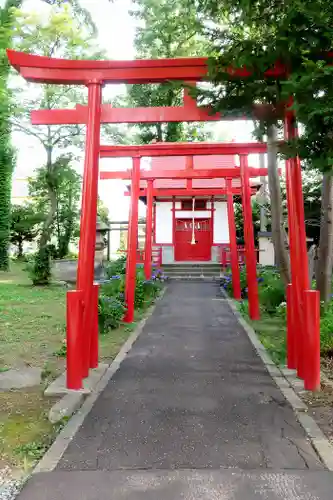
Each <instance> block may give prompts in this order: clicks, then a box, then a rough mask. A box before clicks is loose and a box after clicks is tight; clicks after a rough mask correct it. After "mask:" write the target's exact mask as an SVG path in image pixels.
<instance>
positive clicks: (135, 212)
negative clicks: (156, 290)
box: [124, 157, 140, 323]
mask: <svg viewBox="0 0 333 500" xmlns="http://www.w3.org/2000/svg"><path fill="white" fill-rule="evenodd" d="M139 194H140V158H139V157H137V158H133V168H132V183H131V206H130V218H129V226H128V242H127V264H126V284H125V301H126V306H127V312H126V314H125V318H124V321H125V322H126V323H132V322H133V321H134V301H135V285H136V254H137V252H136V245H137V239H138V222H139Z"/></svg>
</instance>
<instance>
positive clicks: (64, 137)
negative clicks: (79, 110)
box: [12, 3, 103, 282]
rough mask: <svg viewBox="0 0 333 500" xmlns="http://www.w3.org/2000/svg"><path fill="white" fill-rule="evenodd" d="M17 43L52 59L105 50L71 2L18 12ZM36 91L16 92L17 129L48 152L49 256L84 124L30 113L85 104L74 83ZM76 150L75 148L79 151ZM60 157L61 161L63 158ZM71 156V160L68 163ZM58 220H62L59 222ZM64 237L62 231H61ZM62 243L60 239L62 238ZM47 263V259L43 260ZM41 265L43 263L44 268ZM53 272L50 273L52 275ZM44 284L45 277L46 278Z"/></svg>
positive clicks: (42, 244) (43, 243)
mask: <svg viewBox="0 0 333 500" xmlns="http://www.w3.org/2000/svg"><path fill="white" fill-rule="evenodd" d="M14 37H15V44H16V45H15V46H16V48H18V49H20V50H29V51H33V52H34V53H35V54H39V55H43V56H48V57H64V58H72V59H80V58H88V59H89V58H100V57H101V56H102V55H103V54H102V52H101V51H100V50H98V47H97V46H96V43H95V39H94V38H93V37H92V36H91V34H90V33H89V31H88V30H85V29H83V28H81V27H80V26H79V24H78V22H77V21H76V20H75V18H74V17H73V12H72V9H71V7H70V6H69V5H68V4H62V5H60V4H59V5H58V3H57V5H56V7H54V8H52V9H51V10H50V14H49V17H48V18H47V19H45V17H43V16H41V15H40V14H39V13H34V12H32V13H31V12H24V11H18V10H17V11H16V14H15V25H14ZM33 90H34V92H35V91H36V95H34V94H32V91H31V88H30V87H29V85H27V84H25V85H24V87H23V88H22V87H21V88H20V91H19V92H16V94H17V95H18V96H20V100H19V99H17V100H18V102H17V107H16V113H15V114H14V116H13V118H12V124H13V129H14V130H17V131H20V132H22V133H24V134H27V135H28V136H31V137H34V138H35V139H37V140H38V141H39V142H40V144H41V145H42V146H43V148H44V151H45V157H46V162H45V170H44V174H45V175H44V180H45V186H46V188H47V195H48V203H47V205H46V206H47V207H48V213H47V215H46V216H45V219H44V223H43V227H42V230H41V233H40V238H39V242H38V248H39V252H42V253H43V255H46V252H45V251H44V249H45V248H46V247H47V245H48V243H49V241H50V238H51V234H52V231H53V228H54V223H55V219H56V215H57V213H58V214H59V211H58V206H57V204H58V202H59V194H58V193H57V191H56V188H57V185H58V184H59V167H60V166H61V167H63V166H64V165H63V160H64V159H65V158H66V161H65V165H66V162H67V164H68V161H69V159H70V158H73V157H74V152H75V150H78V151H79V149H78V148H80V147H81V146H82V144H83V134H82V132H83V127H80V126H56V127H52V126H38V127H34V126H31V124H30V111H31V110H32V109H35V108H36V105H37V107H40V108H44V109H52V108H54V107H63V108H68V107H70V105H71V104H72V105H73V103H74V104H76V103H84V102H85V99H86V94H85V93H84V89H82V88H79V87H72V86H67V87H63V86H59V85H41V86H39V87H37V86H34V87H33ZM75 148H76V149H75ZM58 160H59V161H58ZM67 160H68V161H67ZM58 222H59V221H58ZM71 231H72V229H71V228H70V227H68V228H67V230H66V231H65V233H64V234H63V238H64V239H63V244H62V247H63V250H61V248H60V247H58V250H59V251H60V254H61V255H62V254H63V252H64V251H66V249H67V247H68V243H67V241H68V236H67V232H69V233H71ZM59 236H60V235H59ZM58 244H59V245H60V240H59V241H58ZM42 262H44V263H46V262H47V260H46V258H45V259H44V258H43V259H42ZM39 269H40V266H39ZM48 274H49V273H48ZM42 281H43V282H44V281H45V279H44V277H43V278H42Z"/></svg>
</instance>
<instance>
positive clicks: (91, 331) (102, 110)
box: [7, 50, 320, 390]
mask: <svg viewBox="0 0 333 500" xmlns="http://www.w3.org/2000/svg"><path fill="white" fill-rule="evenodd" d="M7 53H8V58H9V61H10V63H11V64H12V66H14V67H15V68H16V69H17V71H18V72H19V73H20V74H21V75H22V76H23V77H24V78H25V79H26V80H28V81H30V82H38V83H49V84H64V85H67V84H73V85H86V86H87V87H88V106H87V107H80V106H77V107H76V108H75V109H74V110H39V111H35V112H33V115H32V118H33V123H34V124H42V123H44V124H52V123H53V124H55V123H56V124H66V123H83V124H86V125H87V132H86V148H85V162H84V178H83V192H82V212H81V237H80V245H79V264H78V276H77V287H78V290H77V291H72V292H68V307H67V320H68V351H69V352H68V358H67V363H68V371H67V376H68V379H67V380H68V385H69V386H71V388H73V389H78V388H80V387H81V386H82V377H85V376H87V375H88V371H89V368H94V367H96V366H97V363H98V346H97V328H98V325H97V292H98V290H97V287H96V286H94V285H93V277H94V262H93V255H94V246H95V229H96V216H97V203H96V202H97V189H98V162H99V154H100V150H99V148H100V144H99V136H100V124H101V121H102V120H103V122H109V120H110V121H111V122H112V123H119V122H124V121H129V122H131V123H133V122H132V121H131V117H130V116H129V115H131V116H133V120H134V119H135V120H136V121H137V122H144V121H145V120H146V123H150V122H157V121H187V116H188V118H189V121H192V120H194V121H210V120H216V119H223V116H221V115H215V116H212V117H210V115H209V111H208V110H207V108H200V107H197V105H196V103H195V102H193V99H191V98H190V97H189V96H188V94H187V93H186V92H185V95H184V106H183V107H180V108H179V109H175V108H173V109H168V108H165V109H161V108H160V109H156V108H149V109H143V108H141V109H140V110H127V111H126V112H125V111H121V110H120V109H118V110H117V109H115V110H114V109H112V108H110V106H108V107H107V106H102V104H101V93H102V86H103V84H104V83H129V84H144V83H163V82H166V81H172V80H175V81H182V82H185V83H195V82H198V81H201V80H203V79H205V78H206V77H207V76H208V59H207V58H182V59H160V60H136V61H91V60H89V61H85V60H63V59H53V58H48V57H42V56H35V55H31V54H26V53H22V52H16V51H12V50H8V51H7ZM225 71H226V72H227V73H229V74H231V75H232V76H234V77H238V78H247V77H248V76H250V75H251V72H250V71H248V70H247V69H246V68H239V69H235V68H230V67H228V68H225ZM264 76H267V77H269V76H284V77H287V71H286V68H285V67H284V66H283V65H281V64H280V63H278V62H277V63H275V64H274V66H273V67H272V68H270V69H268V70H267V71H265V72H264ZM261 109H262V106H254V109H253V113H254V116H258V114H257V112H258V113H259V115H260V112H261ZM280 111H281V110H280ZM282 111H283V112H282V115H281V116H282V118H283V119H284V123H285V139H287V140H288V139H291V138H293V137H295V136H297V125H296V122H295V117H294V113H293V112H292V111H289V110H286V109H283V106H282ZM228 118H229V117H228ZM240 118H244V117H240ZM193 146H194V144H192V145H191V147H193ZM184 147H185V146H184ZM214 147H215V146H214ZM111 148H113V147H111ZM135 148H137V147H135ZM148 150H149V149H148V147H147V149H146V150H145V155H146V154H147V152H148ZM191 151H192V153H191V152H189V154H191V155H195V154H196V153H195V151H193V150H191ZM166 152H167V146H165V149H164V153H163V154H164V156H168V155H169V153H170V154H171V155H172V151H171V150H169V152H168V154H166ZM106 153H108V151H107V147H106V149H104V151H101V154H102V155H103V154H106ZM247 153H248V152H247V151H244V150H243V151H241V152H240V154H241V167H240V168H241V176H242V180H243V181H244V183H245V185H248V180H249V171H248V168H247V158H246V156H245V155H246V154H247ZM205 154H208V153H207V151H206V153H205ZM130 156H132V157H133V163H134V168H133V172H134V173H133V179H135V183H137V182H138V178H139V173H140V169H139V156H135V155H134V154H131V155H130ZM134 174H135V175H134ZM286 181H287V204H288V222H289V239H290V261H291V283H290V284H289V285H288V290H287V305H288V308H287V310H288V321H287V363H288V367H289V368H297V372H298V375H299V376H300V377H301V378H303V379H304V383H305V388H306V389H312V390H314V389H317V388H318V387H319V386H320V335H319V333H320V332H319V295H318V292H316V291H314V290H310V282H309V275H308V273H307V272H305V269H307V267H308V262H307V248H306V237H305V224H304V204H303V192H302V176H301V166H300V161H299V158H298V157H296V158H291V159H290V160H288V161H286ZM242 189H243V191H244V193H243V197H244V195H245V198H244V199H245V201H244V200H243V203H246V205H248V202H249V200H248V198H249V194H250V193H249V192H248V191H247V189H244V188H243V187H242ZM248 215H249V214H248ZM245 222H246V221H245ZM245 226H246V227H245V229H246V231H245V236H246V239H247V240H248V241H250V240H251V234H250V233H251V231H252V234H253V228H250V227H249V226H250V224H247V223H246V224H245ZM250 246H251V245H250ZM249 258H250V262H251V258H252V260H253V256H252V257H251V256H250V255H249ZM249 285H250V283H249ZM73 318H74V319H73ZM83 325H84V326H85V328H86V332H88V333H86V334H85V335H84V336H83V333H82V327H83ZM74 346H75V347H76V349H77V350H76V351H75V349H73V347H74ZM79 349H81V351H80V352H79ZM71 352H72V353H76V354H77V353H78V352H79V356H74V357H73V356H71V354H70V353H71ZM69 372H71V373H72V375H73V374H74V376H73V378H71V377H70V375H69Z"/></svg>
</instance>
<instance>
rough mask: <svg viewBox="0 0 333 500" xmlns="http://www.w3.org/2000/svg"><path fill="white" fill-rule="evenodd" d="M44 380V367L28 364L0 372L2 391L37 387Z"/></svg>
mask: <svg viewBox="0 0 333 500" xmlns="http://www.w3.org/2000/svg"><path fill="white" fill-rule="evenodd" d="M41 381H42V369H41V368H34V367H31V366H27V367H25V368H20V369H11V370H7V371H5V372H2V373H0V391H10V390H12V389H24V388H26V387H36V386H38V385H40V383H41Z"/></svg>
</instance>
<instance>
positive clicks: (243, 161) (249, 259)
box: [240, 155, 260, 320]
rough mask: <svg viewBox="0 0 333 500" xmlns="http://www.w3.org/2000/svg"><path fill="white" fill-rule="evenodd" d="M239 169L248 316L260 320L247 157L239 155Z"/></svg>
mask: <svg viewBox="0 0 333 500" xmlns="http://www.w3.org/2000/svg"><path fill="white" fill-rule="evenodd" d="M240 169H241V182H242V205H243V217H244V239H245V262H246V277H247V288H248V298H249V315H250V318H251V319H254V320H255V319H259V318H260V309H259V296H258V282H257V258H256V252H255V246H254V233H253V222H252V206H251V187H250V177H249V171H248V158H247V155H240Z"/></svg>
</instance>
